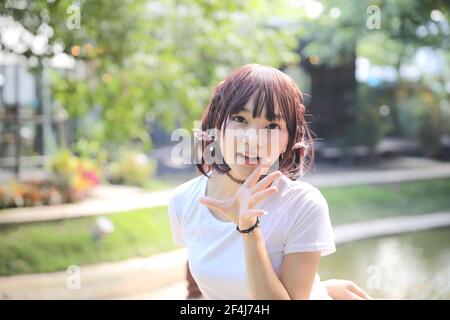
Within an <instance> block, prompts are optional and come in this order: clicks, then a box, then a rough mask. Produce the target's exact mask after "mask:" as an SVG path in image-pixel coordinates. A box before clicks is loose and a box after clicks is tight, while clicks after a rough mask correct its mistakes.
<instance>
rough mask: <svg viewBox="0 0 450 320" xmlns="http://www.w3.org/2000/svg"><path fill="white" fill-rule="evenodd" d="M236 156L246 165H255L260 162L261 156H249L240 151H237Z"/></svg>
mask: <svg viewBox="0 0 450 320" xmlns="http://www.w3.org/2000/svg"><path fill="white" fill-rule="evenodd" d="M237 156H238V157H239V158H240V159H241V160H242V161H241V163H243V164H246V165H257V164H259V163H260V162H261V158H260V157H259V156H255V157H250V156H248V155H246V154H242V153H237Z"/></svg>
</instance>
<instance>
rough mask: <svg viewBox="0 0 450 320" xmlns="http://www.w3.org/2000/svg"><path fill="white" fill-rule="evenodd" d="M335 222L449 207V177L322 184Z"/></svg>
mask: <svg viewBox="0 0 450 320" xmlns="http://www.w3.org/2000/svg"><path fill="white" fill-rule="evenodd" d="M320 191H321V192H322V194H323V195H324V197H325V198H326V199H327V201H328V206H329V209H330V216H331V220H332V223H333V225H337V224H343V223H352V222H358V221H366V220H372V219H376V218H384V217H394V216H400V215H414V214H423V213H432V212H439V211H450V179H447V178H446V179H433V180H423V181H412V182H400V183H393V184H384V185H371V186H369V185H364V186H351V187H334V188H320Z"/></svg>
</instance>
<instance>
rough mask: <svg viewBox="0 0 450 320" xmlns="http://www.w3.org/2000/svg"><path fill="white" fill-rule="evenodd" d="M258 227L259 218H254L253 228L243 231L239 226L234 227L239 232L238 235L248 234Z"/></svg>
mask: <svg viewBox="0 0 450 320" xmlns="http://www.w3.org/2000/svg"><path fill="white" fill-rule="evenodd" d="M258 226H259V217H256V222H255V224H254V225H253V226H251V227H250V228H248V229H245V230H241V229H239V225H237V226H236V230H237V231H239V232H240V233H249V232H252V231H253V230H254V229H255V228H257V227H258Z"/></svg>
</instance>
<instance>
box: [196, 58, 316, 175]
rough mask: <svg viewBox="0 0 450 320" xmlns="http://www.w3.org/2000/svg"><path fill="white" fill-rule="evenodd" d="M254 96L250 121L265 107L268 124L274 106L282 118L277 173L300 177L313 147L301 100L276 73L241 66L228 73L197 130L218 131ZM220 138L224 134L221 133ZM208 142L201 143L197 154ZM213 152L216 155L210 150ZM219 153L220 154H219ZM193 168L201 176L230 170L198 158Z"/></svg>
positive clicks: (289, 81) (286, 79)
mask: <svg viewBox="0 0 450 320" xmlns="http://www.w3.org/2000/svg"><path fill="white" fill-rule="evenodd" d="M253 95H254V100H253V101H254V104H255V105H254V108H253V117H254V118H255V117H260V116H261V112H262V110H263V108H264V107H266V118H267V120H268V121H274V119H275V110H276V109H275V106H277V105H278V106H279V110H280V113H281V115H282V118H283V119H284V121H285V122H286V126H287V130H288V134H289V135H288V136H289V138H288V145H287V148H286V151H285V152H284V153H283V154H282V155H281V156H280V158H279V170H280V171H281V172H282V173H283V174H284V175H286V176H287V177H288V178H290V179H292V180H296V179H297V178H298V177H299V176H301V175H303V173H304V168H305V167H306V163H305V161H306V158H308V159H309V161H308V167H310V166H311V165H312V163H313V161H314V145H313V140H312V138H311V131H310V130H309V128H308V125H307V123H306V121H305V106H304V105H303V96H302V93H301V91H300V90H299V88H298V87H297V85H296V84H295V82H294V81H293V80H292V79H291V78H290V77H289V76H288V75H286V74H285V73H283V72H281V71H280V70H278V69H276V68H273V67H270V66H264V65H259V64H247V65H244V66H242V67H240V68H238V69H236V70H235V71H233V72H232V73H230V74H229V75H228V76H227V77H226V78H225V79H224V80H223V81H222V82H220V83H219V84H218V85H217V86H216V87H215V88H214V91H213V95H212V97H211V100H210V102H209V104H208V108H207V109H206V110H205V112H204V113H203V116H202V120H201V129H202V130H203V131H206V132H210V131H211V130H214V129H218V130H220V129H221V128H222V124H223V123H224V122H225V121H228V119H229V117H230V116H231V115H233V114H236V113H238V112H240V111H241V110H243V109H244V106H245V104H246V103H247V102H248V100H249V99H250V98H251V97H252V96H253ZM223 131H224V132H222V134H223V135H224V134H225V129H224V130H223ZM301 141H303V142H304V143H305V145H306V148H305V147H301V148H299V149H292V147H293V146H294V144H295V143H296V142H301ZM209 144H210V142H207V143H205V142H202V143H201V144H200V145H201V149H202V150H201V154H202V155H203V150H204V148H206V147H207V146H208V145H209ZM214 152H217V151H216V150H214ZM219 152H220V150H219ZM197 168H198V169H199V170H200V172H201V173H202V174H204V175H207V173H208V172H209V171H210V170H211V169H216V170H217V171H218V172H219V173H225V172H227V171H229V170H230V167H229V166H228V165H227V164H226V163H225V162H224V163H223V164H221V163H216V162H212V163H205V161H204V158H203V156H201V161H200V163H198V164H197Z"/></svg>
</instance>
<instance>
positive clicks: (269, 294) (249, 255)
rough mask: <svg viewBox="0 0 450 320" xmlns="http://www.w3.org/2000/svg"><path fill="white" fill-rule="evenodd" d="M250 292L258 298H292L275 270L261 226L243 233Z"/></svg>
mask: <svg viewBox="0 0 450 320" xmlns="http://www.w3.org/2000/svg"><path fill="white" fill-rule="evenodd" d="M242 237H243V241H244V252H245V265H246V271H247V277H248V283H249V287H250V292H251V293H252V296H253V298H254V299H256V300H264V299H267V300H290V297H289V294H288V292H287V290H286V288H285V287H284V286H283V284H282V283H281V281H280V279H279V278H278V276H277V274H276V273H275V271H274V270H273V267H272V263H271V262H270V258H269V254H268V253H267V249H266V245H265V243H264V239H263V236H262V232H261V228H256V229H255V230H254V231H253V232H251V233H248V234H246V233H243V234H242Z"/></svg>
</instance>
